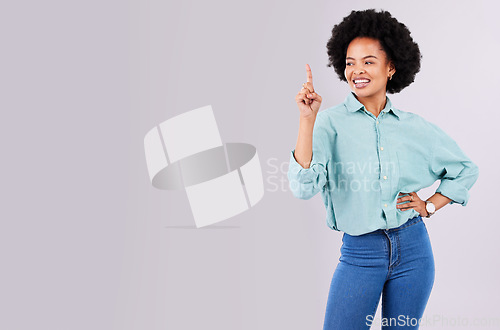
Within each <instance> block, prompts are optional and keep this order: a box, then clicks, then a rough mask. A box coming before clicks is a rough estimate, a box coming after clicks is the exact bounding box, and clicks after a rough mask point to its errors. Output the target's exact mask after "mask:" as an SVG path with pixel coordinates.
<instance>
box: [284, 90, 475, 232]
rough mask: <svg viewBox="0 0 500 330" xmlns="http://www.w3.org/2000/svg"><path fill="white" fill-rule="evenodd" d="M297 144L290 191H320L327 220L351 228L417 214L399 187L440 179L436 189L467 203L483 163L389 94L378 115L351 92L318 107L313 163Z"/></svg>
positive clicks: (366, 228) (389, 224)
mask: <svg viewBox="0 0 500 330" xmlns="http://www.w3.org/2000/svg"><path fill="white" fill-rule="evenodd" d="M294 151H295V149H293V150H292V152H291V155H290V163H289V168H288V180H289V186H290V189H291V191H292V193H293V195H294V196H295V197H297V198H300V199H310V198H311V197H313V196H314V195H316V193H318V192H319V191H321V195H322V198H323V202H324V204H325V207H326V211H327V218H326V223H327V225H328V227H330V228H331V229H334V230H337V231H343V232H345V233H347V234H349V235H354V236H357V235H361V234H365V233H368V232H371V231H374V230H377V229H390V228H396V227H399V226H400V225H402V224H403V223H405V222H406V221H407V220H408V219H411V218H413V217H415V216H417V215H418V214H419V213H418V212H417V211H415V210H413V209H411V210H407V211H402V210H400V209H398V208H396V205H397V199H398V198H399V197H402V196H398V194H399V193H400V192H402V193H405V194H407V193H409V192H413V191H415V192H418V191H419V190H420V189H422V188H425V187H429V186H431V185H432V184H433V183H434V182H436V180H441V183H440V185H439V187H438V189H437V190H436V192H439V193H441V194H442V195H444V196H446V197H448V198H450V199H451V200H452V201H451V202H450V204H453V203H458V204H461V205H463V206H465V205H466V204H467V201H468V199H469V189H470V188H471V187H472V185H473V184H474V183H475V182H476V180H477V178H478V175H479V169H478V167H477V165H476V164H474V163H473V162H472V161H471V160H470V159H469V157H467V156H466V155H465V153H464V152H463V151H462V150H461V149H460V147H459V146H458V145H457V143H456V142H455V141H454V140H453V139H452V138H451V137H450V136H448V135H447V134H446V133H445V132H444V131H443V130H442V129H440V128H439V127H438V126H436V125H435V124H433V123H430V122H428V121H426V120H425V119H424V118H422V117H421V116H419V115H417V114H414V113H411V112H405V111H401V110H398V109H396V108H395V107H393V106H392V103H391V101H390V100H389V98H388V97H387V102H386V106H385V108H384V109H383V110H382V112H381V113H380V114H379V116H378V117H375V116H374V115H373V114H372V113H371V112H369V111H367V110H366V109H365V107H364V106H363V104H362V103H361V102H359V101H358V100H357V99H356V97H355V96H354V94H353V93H352V92H351V93H350V94H349V95H348V96H347V98H346V99H345V101H344V103H341V104H339V105H337V106H334V107H331V108H328V109H326V110H324V111H320V112H318V114H317V116H316V122H315V124H314V129H313V152H312V160H311V164H310V167H309V168H303V167H302V166H301V165H300V164H299V163H297V161H296V160H295V157H294Z"/></svg>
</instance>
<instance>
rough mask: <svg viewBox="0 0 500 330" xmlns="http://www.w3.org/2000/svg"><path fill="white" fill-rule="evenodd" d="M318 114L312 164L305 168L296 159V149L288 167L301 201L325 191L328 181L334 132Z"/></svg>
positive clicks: (293, 187) (291, 180) (289, 178)
mask: <svg viewBox="0 0 500 330" xmlns="http://www.w3.org/2000/svg"><path fill="white" fill-rule="evenodd" d="M320 114H321V113H319V114H318V116H317V118H316V122H315V124H314V129H313V150H312V159H311V164H310V166H309V167H308V168H303V167H302V166H301V165H300V164H299V163H297V160H296V159H295V156H294V152H295V149H293V150H292V151H291V154H290V162H289V166H288V181H289V186H290V190H291V191H292V193H293V195H294V196H295V197H297V198H300V199H310V198H312V197H313V196H314V195H316V194H317V193H318V192H319V191H322V190H323V189H325V186H326V184H327V181H328V171H327V163H328V161H329V158H330V155H331V143H330V141H331V138H332V132H329V131H328V129H327V127H325V125H324V122H323V118H322V117H323V116H320Z"/></svg>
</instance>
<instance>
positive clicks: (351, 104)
mask: <svg viewBox="0 0 500 330" xmlns="http://www.w3.org/2000/svg"><path fill="white" fill-rule="evenodd" d="M386 98H387V102H386V103H385V108H384V109H382V111H381V112H389V111H390V112H392V113H393V114H394V115H395V116H396V117H397V118H398V120H400V119H401V118H400V115H399V114H398V111H397V109H396V108H394V107H393V106H392V102H391V100H390V99H389V97H388V96H386ZM344 104H345V106H346V108H347V111H349V112H356V111H358V110H361V109H364V108H365V106H364V105H363V104H362V103H361V102H359V101H358V99H357V98H356V96H354V93H353V92H350V93H349V95H347V97H346V99H345V101H344Z"/></svg>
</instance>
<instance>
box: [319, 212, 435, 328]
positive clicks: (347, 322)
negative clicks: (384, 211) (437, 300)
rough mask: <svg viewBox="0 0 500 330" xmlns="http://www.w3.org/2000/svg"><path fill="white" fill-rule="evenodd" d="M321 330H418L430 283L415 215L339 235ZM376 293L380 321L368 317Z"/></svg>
mask: <svg viewBox="0 0 500 330" xmlns="http://www.w3.org/2000/svg"><path fill="white" fill-rule="evenodd" d="M340 252H341V256H340V258H339V261H340V262H339V263H338V264H337V267H336V269H335V272H334V273H333V278H332V282H331V285H330V292H329V295H328V302H327V305H326V313H325V321H324V327H323V330H331V329H335V330H350V329H354V330H360V329H370V326H371V325H372V324H373V325H375V324H381V325H382V329H418V327H419V323H420V319H421V317H422V315H423V314H424V310H425V306H426V305H427V301H428V299H429V296H430V294H431V290H432V286H433V284H434V256H433V253H432V248H431V242H430V239H429V235H428V233H427V228H426V226H425V224H424V221H423V219H422V217H420V216H416V217H415V218H412V219H409V220H408V221H407V222H405V223H404V224H402V225H401V226H399V227H397V228H392V229H379V230H376V231H373V232H370V233H367V234H364V235H359V236H351V235H348V234H346V233H344V235H343V237H342V247H341V248H340ZM380 295H382V319H381V320H380V319H378V320H375V322H373V321H374V316H375V312H376V311H377V306H378V303H379V300H380Z"/></svg>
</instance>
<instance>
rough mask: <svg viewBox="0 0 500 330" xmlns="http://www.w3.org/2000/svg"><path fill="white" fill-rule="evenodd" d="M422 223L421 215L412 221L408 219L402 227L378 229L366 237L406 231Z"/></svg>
mask: <svg viewBox="0 0 500 330" xmlns="http://www.w3.org/2000/svg"><path fill="white" fill-rule="evenodd" d="M420 221H422V217H421V216H420V215H417V216H416V217H414V218H411V219H408V220H407V221H406V222H405V223H403V224H402V225H401V226H399V227H396V228H390V229H377V230H375V231H372V232H369V233H366V234H364V235H370V234H379V233H383V232H386V233H391V232H395V231H398V230H401V229H404V228H406V227H409V226H411V225H414V224H416V223H418V222H420Z"/></svg>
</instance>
